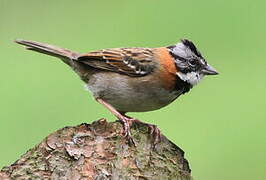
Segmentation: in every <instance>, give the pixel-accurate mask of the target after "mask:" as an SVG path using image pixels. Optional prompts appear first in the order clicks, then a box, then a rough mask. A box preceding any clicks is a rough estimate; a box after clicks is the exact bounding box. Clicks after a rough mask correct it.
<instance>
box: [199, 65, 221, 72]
mask: <svg viewBox="0 0 266 180" xmlns="http://www.w3.org/2000/svg"><path fill="white" fill-rule="evenodd" d="M201 72H202V73H203V74H204V75H217V74H219V73H218V72H217V71H216V69H214V68H213V67H211V66H210V65H209V64H207V65H206V66H205V67H204V69H202V70H201Z"/></svg>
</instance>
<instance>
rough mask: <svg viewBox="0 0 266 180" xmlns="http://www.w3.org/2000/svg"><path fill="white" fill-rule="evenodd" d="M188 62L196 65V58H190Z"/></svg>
mask: <svg viewBox="0 0 266 180" xmlns="http://www.w3.org/2000/svg"><path fill="white" fill-rule="evenodd" d="M189 64H190V65H191V66H196V65H197V60H196V59H191V60H190V61H189Z"/></svg>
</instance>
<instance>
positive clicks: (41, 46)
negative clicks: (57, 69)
mask: <svg viewBox="0 0 266 180" xmlns="http://www.w3.org/2000/svg"><path fill="white" fill-rule="evenodd" d="M15 42H16V43H18V44H21V45H24V46H26V49H28V50H32V51H36V52H39V53H43V54H47V55H50V56H54V57H57V58H60V59H62V60H63V61H64V62H65V63H66V64H68V65H70V66H71V61H70V60H75V59H76V58H77V57H78V53H76V52H73V51H70V50H67V49H64V48H60V47H57V46H53V45H49V44H45V43H39V42H35V41H26V40H22V39H17V40H15Z"/></svg>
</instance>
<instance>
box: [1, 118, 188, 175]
mask: <svg viewBox="0 0 266 180" xmlns="http://www.w3.org/2000/svg"><path fill="white" fill-rule="evenodd" d="M122 130H123V128H122V125H121V123H119V122H110V123H108V122H107V121H106V120H105V119H101V120H98V121H95V122H93V123H92V124H81V125H78V126H75V127H65V128H63V129H60V130H58V131H56V132H54V133H52V134H50V135H49V136H48V137H46V138H45V139H44V140H43V141H42V142H41V143H40V144H39V145H37V146H36V147H34V148H32V149H30V150H29V151H28V152H27V153H26V154H24V155H23V156H22V157H21V158H20V159H19V160H17V161H16V162H15V163H14V164H12V165H10V166H8V167H4V168H3V169H2V170H1V171H0V179H1V180H2V179H3V180H4V179H16V180H20V179H21V180H22V179H23V180H24V179H32V180H34V179H59V180H68V179H69V180H83V179H84V180H85V179H95V180H107V179H111V180H120V179H121V180H127V179H128V180H135V179H136V180H146V179H149V180H157V179H162V180H165V179H171V180H174V179H177V180H190V179H192V178H191V175H190V168H189V165H188V162H187V160H186V159H184V152H183V151H182V150H181V149H180V148H179V147H177V146H176V145H175V144H173V143H172V142H170V141H169V140H168V139H167V138H165V137H164V136H162V140H161V142H160V143H158V144H157V145H156V146H154V145H153V140H152V137H151V136H150V133H149V127H148V126H147V125H145V124H142V123H134V124H133V126H132V127H131V132H132V135H133V138H134V140H135V142H136V146H133V145H129V144H128V143H127V141H126V138H125V137H123V136H122Z"/></svg>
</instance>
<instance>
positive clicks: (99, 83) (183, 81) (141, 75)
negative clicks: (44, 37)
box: [15, 39, 218, 144]
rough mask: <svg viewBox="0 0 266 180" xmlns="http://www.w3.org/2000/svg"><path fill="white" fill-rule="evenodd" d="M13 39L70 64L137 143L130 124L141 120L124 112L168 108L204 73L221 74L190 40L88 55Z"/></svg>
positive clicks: (112, 49)
mask: <svg viewBox="0 0 266 180" xmlns="http://www.w3.org/2000/svg"><path fill="white" fill-rule="evenodd" d="M15 42H16V43H18V44H21V45H23V46H25V47H26V49H28V50H32V51H35V52H39V53H43V54H47V55H50V56H54V57H57V58H59V59H61V60H62V61H63V62H64V63H65V64H67V65H68V66H69V67H71V68H72V70H74V72H76V73H77V74H78V76H79V77H80V78H81V79H82V80H83V81H84V82H85V86H86V88H87V89H88V90H89V91H90V92H92V94H93V97H94V98H95V100H96V101H97V102H98V103H100V104H102V105H103V106H104V107H105V108H107V109H108V110H109V111H110V112H111V113H112V114H113V115H114V116H115V117H116V118H118V120H119V121H121V122H122V124H123V132H124V133H123V134H124V135H125V137H127V139H128V140H129V141H130V142H133V143H134V144H135V142H134V140H133V138H132V135H131V133H130V127H131V125H132V122H134V121H139V120H137V119H135V118H132V117H129V116H127V115H126V113H128V112H146V111H153V110H157V109H160V108H162V107H165V106H167V105H169V104H170V103H171V102H173V101H174V100H176V99H177V98H178V97H179V96H180V95H183V94H185V93H188V92H189V91H190V90H191V89H192V88H193V87H194V86H195V85H196V84H198V83H199V82H200V81H201V80H202V78H203V77H204V76H206V75H217V74H218V72H217V70H216V69H214V68H213V67H212V66H211V65H209V64H208V63H207V61H206V59H205V58H204V57H203V56H202V54H201V53H200V51H199V50H198V49H197V48H196V46H195V44H194V43H193V42H192V41H190V40H188V39H181V40H180V41H179V42H178V43H176V44H175V45H170V46H163V47H155V48H144V47H133V48H109V49H101V50H96V51H90V52H88V53H77V52H74V51H71V50H68V49H65V48H61V47H57V46H54V45H50V44H46V43H40V42H35V41H28V40H22V39H17V40H15ZM147 124H148V123H147ZM148 125H149V127H150V128H151V133H152V134H154V138H155V141H159V140H158V139H159V138H158V137H160V131H159V130H158V128H157V127H156V126H155V125H150V124H148Z"/></svg>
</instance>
